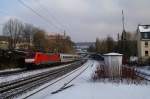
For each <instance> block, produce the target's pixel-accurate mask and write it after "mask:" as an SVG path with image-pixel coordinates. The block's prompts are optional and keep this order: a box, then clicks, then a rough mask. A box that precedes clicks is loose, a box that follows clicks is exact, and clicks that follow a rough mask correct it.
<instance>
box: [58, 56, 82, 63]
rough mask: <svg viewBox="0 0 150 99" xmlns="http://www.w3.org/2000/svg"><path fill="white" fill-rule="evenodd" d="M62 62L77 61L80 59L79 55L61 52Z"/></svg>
mask: <svg viewBox="0 0 150 99" xmlns="http://www.w3.org/2000/svg"><path fill="white" fill-rule="evenodd" d="M60 59H61V62H62V63H63V62H71V61H76V60H79V59H80V56H79V55H73V54H60Z"/></svg>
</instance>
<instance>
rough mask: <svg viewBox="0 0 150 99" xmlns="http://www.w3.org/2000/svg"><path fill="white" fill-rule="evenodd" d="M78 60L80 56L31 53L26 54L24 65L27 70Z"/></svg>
mask: <svg viewBox="0 0 150 99" xmlns="http://www.w3.org/2000/svg"><path fill="white" fill-rule="evenodd" d="M79 59H80V56H79V55H74V54H63V53H42V52H32V53H27V54H26V57H25V64H26V66H27V67H28V68H30V67H34V68H35V67H41V66H46V65H52V64H55V65H56V64H64V63H69V62H73V61H77V60H79ZM29 66H30V67H29Z"/></svg>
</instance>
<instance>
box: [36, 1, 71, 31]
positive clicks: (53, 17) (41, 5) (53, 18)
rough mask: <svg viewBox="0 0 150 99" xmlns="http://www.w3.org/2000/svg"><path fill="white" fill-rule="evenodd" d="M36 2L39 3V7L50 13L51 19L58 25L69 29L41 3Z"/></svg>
mask: <svg viewBox="0 0 150 99" xmlns="http://www.w3.org/2000/svg"><path fill="white" fill-rule="evenodd" d="M34 1H36V0H34ZM36 3H37V1H36ZM37 4H39V6H40V8H42V9H43V10H44V11H46V12H47V13H48V14H50V16H51V18H52V20H54V21H55V22H56V23H58V24H59V26H60V27H63V28H64V29H65V30H66V29H67V31H69V28H67V27H66V26H64V25H63V24H61V22H60V21H58V20H57V18H55V16H54V15H53V14H52V13H51V12H50V11H49V10H48V9H47V8H46V7H45V6H44V5H43V4H42V3H40V2H38V3H37Z"/></svg>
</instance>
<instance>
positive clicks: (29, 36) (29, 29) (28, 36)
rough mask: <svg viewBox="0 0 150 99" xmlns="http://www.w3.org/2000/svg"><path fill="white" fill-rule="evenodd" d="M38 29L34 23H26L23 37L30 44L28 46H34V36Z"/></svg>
mask: <svg viewBox="0 0 150 99" xmlns="http://www.w3.org/2000/svg"><path fill="white" fill-rule="evenodd" d="M37 31H38V29H37V28H36V27H34V26H33V25H31V24H27V23H26V24H24V29H23V37H24V39H25V42H26V43H27V44H28V48H29V47H31V46H32V42H33V36H34V34H35V33H36V32H37Z"/></svg>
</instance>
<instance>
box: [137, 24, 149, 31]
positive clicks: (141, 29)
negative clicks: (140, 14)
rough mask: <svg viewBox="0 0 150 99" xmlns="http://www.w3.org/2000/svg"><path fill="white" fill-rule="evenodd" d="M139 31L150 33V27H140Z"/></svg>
mask: <svg viewBox="0 0 150 99" xmlns="http://www.w3.org/2000/svg"><path fill="white" fill-rule="evenodd" d="M138 29H139V31H140V32H150V25H139V26H138Z"/></svg>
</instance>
